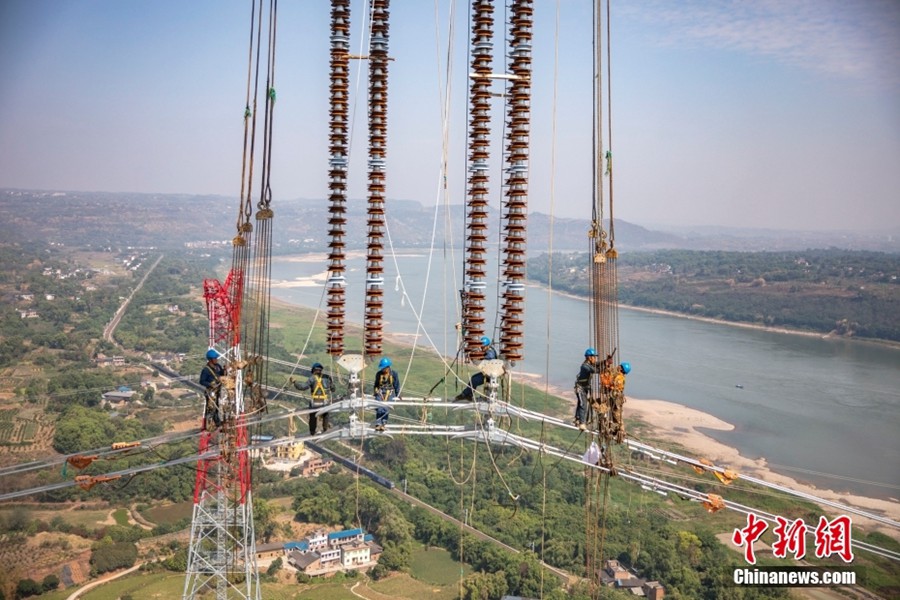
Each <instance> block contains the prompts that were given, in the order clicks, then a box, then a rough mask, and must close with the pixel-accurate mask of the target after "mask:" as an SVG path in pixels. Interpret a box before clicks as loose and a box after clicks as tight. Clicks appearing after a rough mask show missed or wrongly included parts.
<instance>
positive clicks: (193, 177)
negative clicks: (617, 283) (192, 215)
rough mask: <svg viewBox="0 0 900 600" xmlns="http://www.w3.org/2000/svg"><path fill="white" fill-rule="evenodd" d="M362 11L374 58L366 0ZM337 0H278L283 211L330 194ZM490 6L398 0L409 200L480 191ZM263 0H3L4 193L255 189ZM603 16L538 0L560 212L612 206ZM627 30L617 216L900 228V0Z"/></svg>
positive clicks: (538, 194) (404, 177)
mask: <svg viewBox="0 0 900 600" xmlns="http://www.w3.org/2000/svg"><path fill="white" fill-rule="evenodd" d="M351 4H352V11H353V18H354V30H353V41H352V42H351V45H352V47H353V51H354V52H355V51H358V50H359V47H360V39H361V36H360V30H361V26H360V23H361V17H362V16H363V15H364V13H365V10H364V6H365V4H364V3H363V2H360V1H359V0H351ZM503 4H504V3H502V2H498V9H497V10H498V16H500V21H502V15H503V8H502V6H503ZM328 5H329V3H328V2H327V0H314V1H313V0H304V1H300V0H294V1H290V2H289V1H285V0H282V2H281V3H280V6H279V15H278V38H277V40H278V50H277V57H276V73H275V87H276V89H277V97H278V102H277V105H276V108H275V126H274V129H273V131H274V140H275V141H274V150H273V157H274V159H273V169H272V182H273V208H275V209H276V215H277V206H278V203H279V202H295V201H297V200H296V199H298V198H322V197H324V196H326V195H327V178H326V175H327V159H328V156H327V151H326V141H327V133H328V130H327V97H328V87H327V86H328V36H329V20H328ZM469 5H470V2H462V1H460V2H456V3H455V4H454V3H451V2H449V1H448V0H435V1H433V2H429V1H427V0H394V1H393V2H392V10H391V38H390V53H391V55H392V56H393V57H394V58H395V60H394V61H393V62H392V63H391V65H390V75H389V77H390V79H389V85H390V103H389V106H390V114H389V125H388V126H389V130H388V136H389V142H388V143H389V151H388V175H387V189H388V197H389V198H406V199H415V200H419V201H421V202H423V203H424V204H431V203H434V202H435V201H436V199H439V198H444V197H446V198H448V199H449V200H450V201H452V202H454V203H459V202H462V201H463V200H464V198H465V179H464V175H465V171H464V168H465V147H464V135H465V115H464V111H465V108H466V102H467V100H466V89H467V81H466V75H467V72H468V70H469V66H468V65H467V59H466V44H467V39H468V37H469V35H468V33H467V31H466V28H467V24H466V21H467V13H468V11H469ZM250 6H251V4H250V2H249V1H241V2H237V1H224V0H215V1H214V0H191V1H187V2H186V1H184V0H144V1H140V0H67V1H61V0H4V1H3V2H0V187H14V188H29V189H54V190H83V191H111V192H126V191H127V192H158V193H189V194H221V195H226V196H232V197H235V198H236V197H237V196H238V194H239V192H240V173H241V149H242V133H243V127H242V116H243V111H244V99H245V95H246V81H247V53H248V38H249V29H250ZM557 9H559V18H560V25H559V28H560V33H559V36H556V35H555V21H556V14H557ZM451 10H452V11H454V12H453V13H452V14H454V15H455V18H454V19H451V17H450V15H451ZM451 20H452V21H453V25H454V26H453V29H452V33H453V35H452V37H451V36H450V23H451ZM590 22H591V9H590V2H588V1H587V0H560V2H558V3H557V2H555V1H553V0H536V1H535V35H534V54H535V60H534V69H535V70H534V77H533V83H534V98H533V102H532V119H533V121H532V123H533V124H532V155H531V156H532V162H531V197H530V201H529V202H530V205H529V206H530V209H531V210H537V211H540V212H544V213H549V212H551V210H552V211H553V213H554V214H555V215H557V216H560V217H585V218H587V217H589V216H590V206H591V204H590V190H591V159H590V144H591V138H590V109H591V98H590V90H591V84H590V64H591V49H590ZM498 27H499V23H498ZM504 37H505V36H503V35H502V34H501V35H498V43H502V42H500V40H502V39H503V38H504ZM557 40H558V50H559V73H558V77H557V81H558V84H557V87H556V93H555V94H554V79H555V78H554V52H555V47H556V45H557ZM612 46H613V59H612V70H613V76H612V77H613V78H612V92H613V100H612V102H613V104H612V116H613V124H612V134H613V140H612V149H613V153H614V156H615V197H614V198H615V214H616V216H617V217H618V218H622V219H625V220H628V221H631V222H634V223H638V224H642V225H650V226H655V227H660V226H666V225H669V226H684V225H720V226H749V227H768V228H777V229H873V228H875V229H893V230H895V231H896V230H897V229H898V226H900V2H898V1H897V0H757V1H752V2H751V1H738V0H732V1H713V0H696V1H691V0H687V1H680V0H629V1H627V2H626V1H614V3H613V17H612ZM448 48H451V49H452V56H453V61H452V64H451V65H450V67H449V69H448V66H447V61H446V55H447V52H448ZM496 70H498V71H499V70H501V69H500V66H499V65H498V66H497V69H496ZM448 72H450V73H451V76H450V86H449V94H450V106H451V111H450V119H449V123H448V128H449V131H450V134H449V136H450V138H449V144H448V148H449V151H448V153H447V159H448V164H449V175H448V178H447V186H448V187H447V192H446V195H445V196H443V195H441V194H439V190H440V185H439V184H440V182H441V177H440V165H441V148H442V144H441V132H442V127H443V125H442V117H441V110H442V100H441V98H442V96H441V95H442V94H443V93H446V91H447V89H448V87H447V85H446V74H447V73H448ZM354 74H355V69H354ZM355 80H356V79H355V77H354V81H355ZM499 85H500V84H499V83H498V84H497V86H498V87H497V90H498V91H499V90H500V89H501V88H500V87H499ZM365 89H366V88H365V81H364V79H363V80H362V81H360V88H359V91H358V92H357V91H356V90H355V89H353V90H352V91H351V95H352V97H356V98H358V99H359V101H358V103H357V104H355V105H354V106H355V108H356V114H357V118H356V120H355V125H354V129H353V149H352V155H351V157H352V158H351V168H352V169H353V170H354V174H353V175H352V176H351V190H350V193H351V196H352V197H356V198H362V197H364V196H365V187H364V186H365V154H366V147H365V146H366V139H367V138H366V130H365V109H364V99H365ZM554 97H556V102H555V105H554V100H553V99H554ZM554 108H555V110H554ZM500 110H501V107H500V106H499V105H498V107H497V111H498V112H497V117H498V120H497V121H496V125H495V127H494V130H495V132H497V133H498V134H499V132H500V131H501V127H502V126H501V123H502V120H503V119H502V113H501V112H499V111H500ZM554 114H555V115H556V126H555V128H554V126H553V122H554V121H553V118H554ZM554 130H555V135H554ZM554 140H555V141H554ZM554 147H555V148H556V161H555V171H553V164H554V163H553V162H552V161H551V157H552V155H553V152H552V149H553V148H554ZM498 148H499V146H498ZM500 168H501V166H500V164H499V163H497V167H496V168H495V169H494V170H493V171H492V182H493V185H494V186H495V188H496V185H497V183H498V182H499V181H500V180H501V178H502V172H501V170H500ZM552 173H555V175H553V176H551V174H552ZM551 181H553V182H555V183H554V185H553V186H551ZM551 189H552V190H554V192H553V194H551ZM497 198H499V195H498V196H497ZM551 199H552V202H551ZM497 201H498V202H499V200H497Z"/></svg>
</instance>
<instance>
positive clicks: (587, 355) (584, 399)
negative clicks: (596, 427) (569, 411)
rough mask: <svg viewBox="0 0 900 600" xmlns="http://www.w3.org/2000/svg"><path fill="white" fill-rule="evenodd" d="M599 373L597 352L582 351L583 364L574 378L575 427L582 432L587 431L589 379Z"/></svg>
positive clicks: (589, 349)
mask: <svg viewBox="0 0 900 600" xmlns="http://www.w3.org/2000/svg"><path fill="white" fill-rule="evenodd" d="M599 372H600V364H598V363H597V351H596V350H595V349H594V348H588V349H587V350H585V351H584V362H582V363H581V368H579V369H578V375H577V376H576V377H575V426H576V427H577V428H578V429H580V430H582V431H584V430H585V429H587V421H588V420H589V418H588V403H589V401H590V399H591V392H592V386H591V378H592V377H593V376H594V375H595V374H596V373H599Z"/></svg>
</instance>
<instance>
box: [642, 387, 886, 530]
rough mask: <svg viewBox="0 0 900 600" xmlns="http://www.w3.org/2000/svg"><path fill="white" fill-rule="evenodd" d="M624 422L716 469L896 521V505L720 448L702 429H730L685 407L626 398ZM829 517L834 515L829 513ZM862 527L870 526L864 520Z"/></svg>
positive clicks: (722, 446) (707, 415) (718, 443)
mask: <svg viewBox="0 0 900 600" xmlns="http://www.w3.org/2000/svg"><path fill="white" fill-rule="evenodd" d="M625 418H626V419H638V420H640V421H642V422H644V423H647V424H648V425H650V426H651V427H652V428H653V437H654V438H655V439H658V440H661V441H663V442H670V443H675V444H679V445H681V446H682V447H684V448H685V449H686V450H687V451H688V452H690V454H691V455H693V456H695V457H697V458H701V457H702V458H708V459H709V460H711V461H712V462H713V463H715V464H716V465H717V466H721V467H728V468H731V469H732V470H735V471H737V472H738V473H743V474H745V475H750V476H753V477H756V478H758V479H763V480H765V481H767V482H769V483H774V484H778V485H783V486H786V487H789V488H791V489H793V490H796V491H800V492H805V493H808V494H812V495H815V496H818V497H819V498H823V499H825V500H830V501H833V502H838V503H841V504H845V505H848V506H853V507H856V508H859V509H862V510H865V511H867V512H872V513H877V514H880V515H883V516H886V517H888V518H890V519H893V520H895V521H900V502H897V501H893V502H892V501H889V500H878V499H875V498H867V497H864V496H856V495H852V494H847V493H842V492H835V491H833V490H826V489H821V488H817V487H815V486H813V485H810V484H806V483H803V482H801V481H798V480H796V479H794V478H792V477H789V476H786V475H782V474H779V473H776V472H774V471H773V470H772V469H770V468H769V466H768V465H767V463H766V460H765V459H764V458H761V459H758V460H753V459H750V458H747V457H744V456H741V454H740V452H738V450H737V449H735V448H731V447H729V446H726V445H725V444H722V443H720V442H718V441H716V440H714V439H713V438H711V437H709V436H707V435H705V434H704V433H703V431H701V430H702V429H710V430H719V431H731V430H732V429H734V425H732V424H730V423H726V422H725V421H723V420H721V419H719V418H717V417H714V416H713V415H710V414H708V413H704V412H702V411H699V410H695V409H693V408H688V407H687V406H682V405H680V404H675V403H673V402H666V401H663V400H639V399H635V398H628V401H627V402H626V403H625ZM829 512H830V513H833V512H834V511H833V510H832V509H829ZM853 520H854V522H863V518H862V517H856V516H853ZM865 521H866V525H869V526H871V525H874V522H872V521H870V520H868V519H866V520H865ZM885 533H888V534H889V535H891V536H892V537H900V532H898V531H897V530H890V529H885Z"/></svg>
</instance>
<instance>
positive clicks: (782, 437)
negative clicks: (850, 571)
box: [272, 251, 900, 499]
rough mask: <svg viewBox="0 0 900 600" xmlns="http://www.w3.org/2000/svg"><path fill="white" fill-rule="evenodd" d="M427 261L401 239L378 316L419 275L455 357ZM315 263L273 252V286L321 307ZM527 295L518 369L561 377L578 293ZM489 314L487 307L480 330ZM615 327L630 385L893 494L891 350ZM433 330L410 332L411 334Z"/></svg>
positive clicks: (787, 468) (567, 366) (798, 338)
mask: <svg viewBox="0 0 900 600" xmlns="http://www.w3.org/2000/svg"><path fill="white" fill-rule="evenodd" d="M431 262H432V266H431V268H430V269H429V261H428V254H427V252H426V251H421V252H416V251H407V252H406V253H404V254H403V255H401V256H398V257H397V259H396V263H397V265H396V266H395V264H394V260H393V258H389V259H386V260H385V293H384V299H385V319H384V322H385V324H384V327H385V331H386V332H390V333H391V334H398V333H402V334H415V333H416V317H415V316H414V314H413V310H412V308H413V307H415V309H416V310H418V309H419V307H421V306H422V305H423V299H422V294H423V290H424V289H425V280H426V277H428V281H429V283H428V292H427V296H426V297H425V301H424V306H426V308H425V310H424V311H423V312H424V315H425V318H424V319H423V321H425V322H426V323H428V324H429V325H428V326H427V327H426V331H427V332H428V337H429V338H430V340H431V342H433V343H434V344H435V346H436V347H437V349H438V351H440V352H442V353H444V354H447V355H453V354H454V353H455V351H456V341H455V332H454V325H455V322H456V317H454V316H452V315H453V314H454V301H455V299H456V292H455V290H456V289H457V288H456V286H454V285H452V284H451V283H446V284H445V281H447V282H450V281H452V276H453V273H452V270H450V269H448V268H445V267H444V264H445V263H444V262H443V261H438V260H433V261H431ZM325 265H326V263H325V259H324V258H323V257H322V255H317V256H315V257H309V256H307V257H280V258H276V259H275V261H274V264H273V269H272V281H273V289H272V294H273V295H274V296H275V297H276V298H278V299H280V300H284V301H286V302H290V303H293V304H297V305H301V306H306V307H311V308H317V307H319V306H320V301H322V299H323V295H322V289H323V288H322V282H323V281H324V277H323V275H324V269H325ZM347 266H348V273H347V280H348V281H349V282H351V285H350V286H348V289H347V318H348V321H350V322H354V323H361V322H362V307H363V296H362V293H363V289H362V287H363V286H362V281H363V280H364V270H365V261H364V259H362V258H352V259H350V260H348V261H347ZM459 272H460V268H459V266H457V267H456V273H457V276H458V273H459ZM398 273H399V274H400V277H398ZM355 281H359V282H360V283H359V284H356V285H352V283H353V282H355ZM404 289H405V290H406V295H405V297H404V294H403V290H404ZM488 293H489V294H493V293H494V292H493V291H491V290H490V288H489V290H488ZM526 296H527V303H526V335H525V344H526V346H525V358H524V360H523V361H521V362H520V364H519V365H517V367H516V369H517V370H519V371H523V372H530V373H537V374H539V375H542V376H544V375H546V376H547V378H548V381H549V382H550V383H551V384H552V385H554V386H560V387H564V388H566V389H568V388H570V387H571V386H572V382H573V381H574V379H575V374H576V372H577V370H578V367H579V365H580V363H581V360H582V359H581V356H582V354H583V352H584V348H585V346H586V345H588V337H587V336H588V331H587V327H586V324H587V321H586V320H587V314H588V304H587V302H586V301H585V300H581V299H577V298H572V297H569V296H566V295H563V294H556V293H553V294H549V293H548V292H547V290H545V289H542V288H539V287H536V286H534V287H532V286H529V287H528V288H527V291H526ZM321 306H322V307H324V303H323V304H322V305H321ZM487 309H488V310H487V312H486V313H485V314H486V315H493V314H494V313H495V309H494V308H493V305H489V306H488V307H487ZM323 311H324V308H323ZM445 314H448V315H451V316H447V317H445V316H444V315H445ZM548 314H549V315H551V316H550V317H549V318H548ZM323 316H324V315H323ZM493 325H494V323H493V322H492V319H491V317H489V318H488V322H487V326H488V328H491V327H492V326H493ZM619 335H620V340H621V348H619V351H618V352H619V354H618V356H619V357H620V358H621V359H622V360H628V361H629V362H631V364H632V368H633V370H632V372H631V374H630V376H629V378H628V386H627V390H626V391H627V393H628V395H629V396H632V397H634V398H653V399H659V400H667V401H670V402H675V403H678V404H682V405H685V406H688V407H691V408H695V409H698V410H701V411H703V412H707V413H709V414H712V415H714V416H716V417H718V418H720V419H722V420H724V421H727V422H728V423H731V424H733V425H734V426H735V428H734V430H732V431H726V432H723V431H708V432H707V433H708V435H710V436H711V437H713V438H715V439H717V440H718V441H720V442H722V443H725V444H727V445H729V446H732V447H734V448H737V449H738V450H739V451H740V453H741V454H742V455H743V456H745V457H748V458H759V457H765V458H766V460H767V461H768V463H769V466H770V468H772V470H774V471H776V472H782V473H784V474H785V475H789V476H791V477H793V478H795V479H798V480H800V481H807V482H809V483H812V484H813V485H816V486H817V487H822V488H827V489H832V490H835V491H844V490H846V491H849V492H852V493H854V494H859V495H864V496H870V497H874V498H882V499H887V498H897V497H898V496H900V410H898V409H900V349H898V348H895V347H890V346H885V345H880V344H875V343H870V342H864V341H858V340H845V339H829V338H822V337H816V336H804V335H794V334H787V333H779V332H773V331H765V330H756V329H749V328H741V327H735V326H731V325H727V324H719V323H710V322H704V321H698V320H693V319H686V318H681V317H677V316H671V315H660V314H653V313H648V312H643V311H636V310H628V309H622V310H620V311H619ZM411 339H412V338H411ZM431 342H429V340H428V339H426V338H425V337H424V336H421V335H420V337H419V343H420V344H425V345H428V346H429V347H430V345H431ZM548 356H549V361H548ZM548 362H549V370H548ZM626 410H627V409H626Z"/></svg>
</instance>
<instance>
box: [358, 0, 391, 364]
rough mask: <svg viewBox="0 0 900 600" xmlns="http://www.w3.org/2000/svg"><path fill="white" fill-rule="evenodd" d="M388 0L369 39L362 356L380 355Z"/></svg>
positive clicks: (378, 9)
mask: <svg viewBox="0 0 900 600" xmlns="http://www.w3.org/2000/svg"><path fill="white" fill-rule="evenodd" d="M389 7H390V1H389V0H372V3H371V11H372V14H371V38H370V40H369V165H368V166H369V198H368V221H367V230H368V244H367V254H366V299H365V316H364V322H365V323H364V324H365V331H364V341H363V344H364V354H365V356H366V357H368V358H372V357H375V356H377V355H379V354H381V348H382V346H381V344H382V330H381V327H382V318H383V315H384V264H383V263H384V257H383V254H382V252H383V250H384V243H383V241H382V239H383V237H384V222H385V211H384V201H385V158H386V155H387V114H388V113H387V99H388V37H389V23H388V18H389V16H390V11H389V10H388V9H389Z"/></svg>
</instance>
